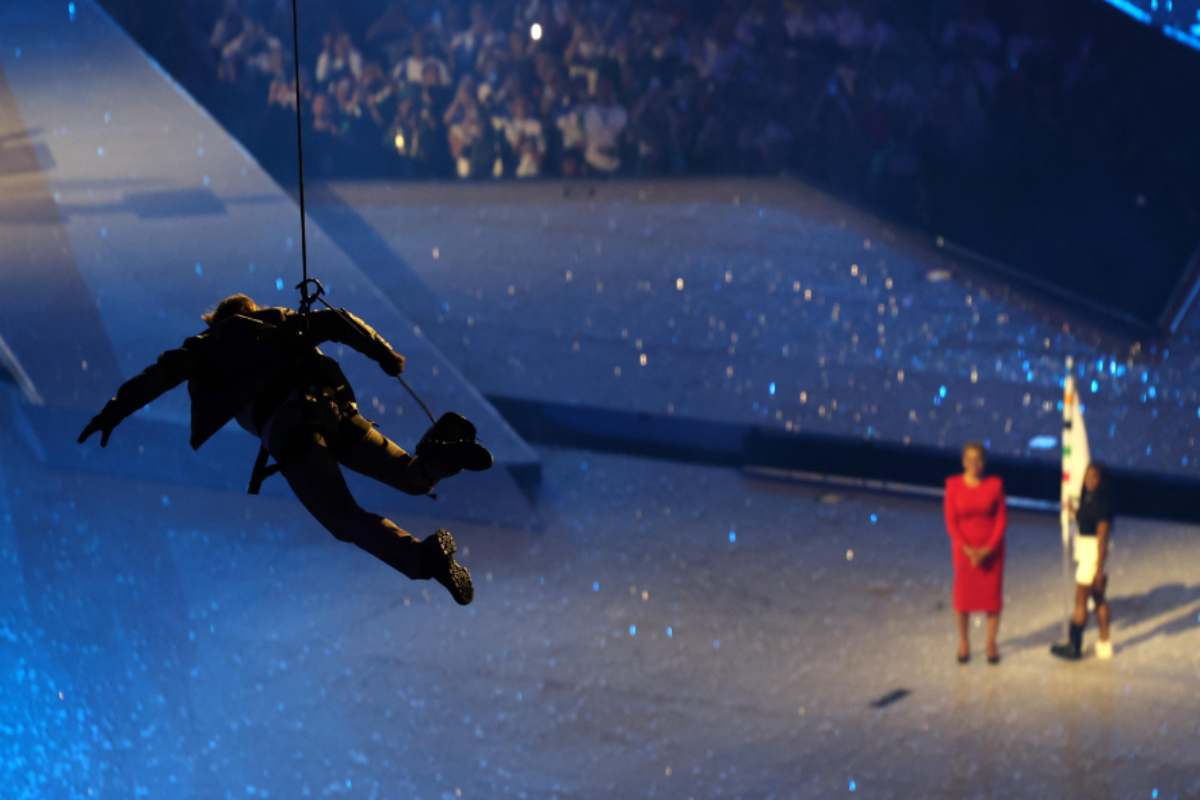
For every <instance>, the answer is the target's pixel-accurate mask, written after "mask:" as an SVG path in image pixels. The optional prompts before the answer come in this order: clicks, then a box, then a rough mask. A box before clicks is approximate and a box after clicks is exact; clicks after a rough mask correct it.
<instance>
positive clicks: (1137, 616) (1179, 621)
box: [1000, 583, 1200, 651]
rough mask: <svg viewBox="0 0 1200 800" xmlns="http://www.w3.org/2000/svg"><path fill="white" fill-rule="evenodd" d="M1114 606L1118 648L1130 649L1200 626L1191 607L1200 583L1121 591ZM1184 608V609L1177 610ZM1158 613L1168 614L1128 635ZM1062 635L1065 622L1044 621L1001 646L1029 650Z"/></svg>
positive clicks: (1091, 620)
mask: <svg viewBox="0 0 1200 800" xmlns="http://www.w3.org/2000/svg"><path fill="white" fill-rule="evenodd" d="M1108 602H1109V607H1110V608H1111V609H1112V620H1113V626H1114V627H1115V632H1114V635H1113V639H1114V640H1115V642H1116V646H1117V649H1118V650H1128V649H1130V648H1133V647H1136V646H1138V645H1139V644H1142V643H1143V642H1147V641H1149V640H1151V639H1153V638H1155V637H1157V636H1175V635H1177V634H1180V633H1183V632H1184V631H1186V630H1189V629H1193V628H1196V627H1198V623H1197V614H1200V607H1192V606H1193V605H1194V604H1197V603H1200V583H1198V584H1195V585H1194V586H1187V585H1185V584H1183V583H1165V584H1163V585H1162V586H1156V587H1154V588H1153V589H1151V590H1150V591H1148V592H1145V593H1143V594H1130V595H1122V596H1119V597H1110V598H1109V601H1108ZM1181 609H1187V611H1186V612H1185V613H1182V614H1176V612H1178V611H1180V610H1181ZM1158 617H1165V618H1166V619H1163V620H1162V621H1161V622H1159V623H1158V624H1157V625H1155V626H1154V627H1152V628H1150V629H1149V630H1147V631H1143V632H1142V633H1139V634H1137V635H1135V636H1132V637H1129V638H1125V637H1123V636H1121V632H1122V631H1127V630H1129V629H1130V628H1133V627H1136V626H1138V625H1141V624H1142V623H1145V622H1149V621H1151V620H1154V619H1156V618H1158ZM1094 625H1095V620H1094V618H1091V617H1090V618H1089V626H1094ZM1062 637H1063V622H1061V621H1055V622H1052V623H1050V624H1048V625H1043V626H1042V627H1040V628H1037V629H1036V630H1033V631H1029V632H1027V633H1023V634H1021V635H1019V636H1016V637H1013V638H1011V639H1007V640H1004V641H1003V642H1001V645H1000V646H1001V648H1002V649H1005V650H1009V651H1019V650H1029V649H1032V648H1038V647H1049V646H1050V645H1051V644H1052V643H1053V642H1056V641H1058V640H1060V639H1062Z"/></svg>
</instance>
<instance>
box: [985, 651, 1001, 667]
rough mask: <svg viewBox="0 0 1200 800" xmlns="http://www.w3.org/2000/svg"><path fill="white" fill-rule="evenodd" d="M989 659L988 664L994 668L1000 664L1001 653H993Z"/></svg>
mask: <svg viewBox="0 0 1200 800" xmlns="http://www.w3.org/2000/svg"><path fill="white" fill-rule="evenodd" d="M987 659H988V663H989V664H991V665H992V666H993V667H994V666H996V665H997V664H999V663H1000V654H999V653H991V654H990V655H988V657H987Z"/></svg>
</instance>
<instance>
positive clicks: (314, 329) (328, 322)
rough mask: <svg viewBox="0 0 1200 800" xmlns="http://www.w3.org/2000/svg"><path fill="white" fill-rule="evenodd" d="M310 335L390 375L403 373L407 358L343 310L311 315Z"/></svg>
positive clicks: (326, 310)
mask: <svg viewBox="0 0 1200 800" xmlns="http://www.w3.org/2000/svg"><path fill="white" fill-rule="evenodd" d="M308 324H309V333H310V334H311V335H312V336H314V337H316V339H317V341H319V342H338V343H339V344H344V345H346V346H347V347H352V348H354V349H355V350H357V351H358V352H360V353H362V354H363V355H364V356H366V357H367V358H369V359H371V360H372V361H374V362H375V363H376V364H378V365H379V366H380V368H382V369H383V371H384V372H386V373H387V374H388V375H399V374H400V373H401V372H403V371H404V356H402V355H400V354H399V353H397V352H396V351H395V350H394V349H392V346H391V345H390V344H388V342H387V340H386V339H384V338H383V337H382V336H380V335H379V334H378V333H377V332H376V331H375V329H374V328H372V327H371V326H370V325H368V324H367V323H365V322H363V321H362V320H361V319H359V318H358V317H356V316H355V315H354V314H351V313H350V312H349V311H347V310H346V309H344V308H339V309H337V310H336V311H335V310H333V309H323V310H321V311H314V312H312V313H311V314H309V323H308Z"/></svg>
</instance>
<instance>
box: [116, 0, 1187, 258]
mask: <svg viewBox="0 0 1200 800" xmlns="http://www.w3.org/2000/svg"><path fill="white" fill-rule="evenodd" d="M106 5H108V6H109V7H110V8H119V9H120V13H119V17H120V18H121V20H122V22H123V23H124V24H126V25H129V26H130V27H131V28H132V29H133V30H135V31H137V32H138V34H137V35H138V36H139V39H140V40H142V41H144V42H148V46H149V47H150V49H151V51H152V52H156V53H157V54H158V55H159V57H160V58H161V59H163V60H164V61H165V62H166V64H167V66H168V68H169V69H171V70H172V72H173V73H175V74H177V75H181V76H182V78H181V79H182V80H184V82H185V85H187V86H188V88H189V89H190V90H191V91H193V92H194V93H196V94H197V95H198V96H199V97H200V99H201V100H202V101H203V102H204V104H205V105H206V106H207V107H208V108H210V109H211V110H213V111H214V112H215V113H216V115H217V117H218V118H219V119H220V120H221V121H222V123H224V124H225V125H226V126H227V127H228V128H229V129H230V130H231V132H232V133H234V135H235V136H237V137H238V138H239V139H241V140H242V141H243V142H244V143H246V144H247V145H248V146H249V147H250V149H251V150H252V151H253V152H254V153H255V155H256V156H257V157H258V158H259V159H260V160H261V161H262V162H263V163H264V165H266V166H267V167H268V168H269V169H272V171H275V172H276V174H284V173H283V172H280V170H287V169H288V162H291V163H292V164H293V165H294V161H295V150H294V145H293V141H294V131H293V129H292V126H294V118H293V115H294V112H295V97H296V92H295V84H294V82H293V64H292V23H293V19H292V6H291V2H290V0H226V2H225V4H224V6H221V5H216V4H214V3H213V2H212V0H180V5H179V6H178V7H177V8H175V9H174V10H172V11H170V12H165V11H162V10H157V9H156V8H155V7H154V6H151V5H148V4H141V3H137V2H133V0H106ZM299 7H300V18H299V21H298V22H299V37H300V38H299V41H300V56H301V57H300V75H301V77H300V84H301V91H300V97H301V102H302V104H303V108H302V112H303V120H304V124H305V127H306V139H305V143H306V151H305V155H306V165H307V166H306V169H308V170H311V171H313V172H315V173H317V174H318V175H321V174H323V175H327V176H379V177H409V176H411V177H429V178H452V177H457V178H463V179H489V180H490V179H498V178H516V179H524V178H536V177H539V176H556V177H557V176H566V177H570V176H594V177H598V176H608V175H633V176H649V175H694V174H705V173H731V172H732V173H740V174H763V173H774V174H777V173H781V172H794V173H797V174H800V175H803V176H804V177H805V178H807V179H808V180H810V181H814V182H816V183H817V184H818V185H821V186H824V187H826V188H829V189H832V190H833V191H835V192H836V193H838V194H840V195H842V196H845V197H847V198H848V199H856V200H860V201H866V202H868V203H869V204H871V205H875V206H878V207H883V208H887V209H889V210H891V211H893V212H898V213H899V215H900V216H901V217H902V218H906V219H908V220H909V221H914V222H918V223H929V222H930V221H931V220H937V219H939V218H940V219H945V218H946V217H947V216H954V215H958V214H963V215H964V221H963V224H964V225H967V226H971V225H987V226H992V228H995V227H996V218H995V216H994V215H995V214H1004V213H1011V209H1012V208H1014V203H1013V200H1014V193H1017V192H1020V193H1023V192H1025V187H1028V186H1029V185H1031V183H1032V182H1036V181H1038V180H1041V181H1043V182H1045V183H1048V184H1050V185H1051V189H1052V190H1054V191H1057V189H1054V187H1055V186H1057V185H1059V184H1061V185H1063V186H1064V187H1066V186H1069V187H1070V191H1072V192H1075V196H1080V195H1082V196H1084V197H1087V196H1093V195H1094V194H1095V193H1096V192H1097V191H1099V192H1103V191H1110V190H1113V189H1112V188H1111V187H1110V186H1098V187H1093V186H1090V185H1086V184H1087V182H1088V181H1094V180H1095V177H1094V176H1095V175H1096V174H1097V172H1096V170H1094V169H1092V170H1090V172H1089V173H1088V174H1084V172H1083V170H1078V171H1077V173H1070V171H1069V169H1068V168H1069V167H1070V166H1071V165H1083V166H1087V165H1095V164H1097V163H1104V164H1105V165H1106V170H1107V172H1108V173H1110V174H1123V175H1127V176H1129V178H1128V180H1129V181H1133V182H1139V181H1140V182H1144V180H1143V176H1148V175H1159V174H1162V175H1167V174H1171V173H1172V172H1175V173H1178V172H1179V166H1178V165H1179V164H1182V163H1186V164H1187V165H1189V166H1194V163H1193V162H1194V161H1195V160H1196V158H1195V155H1194V153H1193V152H1192V151H1193V150H1194V148H1191V147H1190V145H1189V144H1188V142H1187V140H1186V139H1184V138H1181V137H1179V136H1177V135H1176V133H1177V131H1176V128H1178V126H1177V125H1175V124H1174V122H1173V121H1172V120H1171V119H1169V118H1166V117H1163V116H1162V115H1161V114H1159V113H1158V111H1157V109H1164V108H1170V107H1171V105H1170V103H1169V102H1163V101H1162V96H1161V95H1162V93H1163V92H1167V91H1170V88H1169V82H1163V81H1152V82H1149V83H1147V82H1146V81H1145V80H1143V79H1142V76H1141V75H1140V74H1139V72H1138V71H1137V70H1133V69H1122V70H1120V71H1117V70H1114V69H1113V68H1112V65H1113V64H1116V63H1124V62H1129V61H1136V60H1138V59H1142V58H1143V57H1145V58H1146V59H1153V58H1155V57H1156V54H1157V53H1159V52H1160V51H1161V47H1165V46H1167V44H1168V43H1166V42H1165V41H1163V40H1161V39H1160V38H1157V37H1154V41H1153V42H1149V41H1147V40H1146V39H1144V38H1143V39H1140V40H1135V39H1133V38H1131V37H1133V36H1135V35H1137V34H1139V33H1140V31H1138V30H1136V29H1137V27H1138V26H1134V25H1129V24H1128V21H1127V19H1126V18H1124V17H1123V15H1120V14H1118V13H1116V12H1112V11H1111V10H1109V9H1107V7H1106V6H1104V4H1102V3H1093V2H1091V0H1073V1H1072V2H1063V3H1039V2H1018V3H1012V2H1002V1H1001V0H492V1H491V2H480V1H479V0H474V1H472V0H391V2H388V0H302V2H300V4H299ZM1147 35H1150V34H1147ZM1097 37H1099V40H1098V38H1097ZM1131 47H1132V48H1141V49H1140V50H1137V55H1136V56H1134V55H1132V54H1130V55H1128V56H1124V55H1122V54H1121V52H1120V51H1121V50H1122V48H1125V50H1127V51H1129V52H1130V53H1132V51H1131V50H1129V48H1131ZM1155 93H1158V96H1157V97H1156V96H1155ZM310 159H311V160H310ZM1189 159H1190V160H1189ZM1056 170H1057V172H1056ZM290 171H291V172H294V166H292V167H291V170H290ZM1123 180H1124V179H1123ZM992 181H994V182H995V185H996V186H997V187H1006V188H1005V189H1004V191H996V192H993V193H987V192H984V193H979V192H976V194H975V197H976V198H977V202H982V203H983V204H985V205H986V204H988V203H989V202H993V199H994V203H995V207H994V208H979V207H977V208H972V209H969V211H970V213H969V214H967V213H966V211H964V210H963V208H962V204H961V203H960V202H959V197H960V187H962V186H964V185H966V184H968V183H970V184H972V185H974V186H975V187H977V188H978V187H980V186H987V185H989V182H992ZM1110 183H1113V182H1112V181H1110ZM1114 185H1115V184H1114ZM1151 188H1156V187H1151ZM1157 188H1161V187H1157ZM1126 190H1127V188H1126V189H1122V191H1126ZM1063 191H1064V193H1065V192H1066V191H1067V190H1066V189H1064V190H1063ZM1168 200H1169V202H1175V203H1181V204H1183V205H1186V206H1187V207H1188V208H1190V209H1194V208H1195V205H1196V204H1195V203H1194V202H1188V198H1168ZM1190 213H1191V212H1190V211H1189V214H1190ZM1011 222H1012V224H1030V223H1029V222H1028V221H1026V220H1012V221H1011ZM1033 223H1034V224H1035V223H1036V219H1035V220H1034V221H1033ZM967 238H969V237H967Z"/></svg>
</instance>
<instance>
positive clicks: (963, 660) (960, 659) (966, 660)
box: [954, 655, 971, 664]
mask: <svg viewBox="0 0 1200 800" xmlns="http://www.w3.org/2000/svg"><path fill="white" fill-rule="evenodd" d="M954 658H955V659H956V660H957V661H958V663H959V664H970V663H971V656H969V655H965V656H955V657H954Z"/></svg>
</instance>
